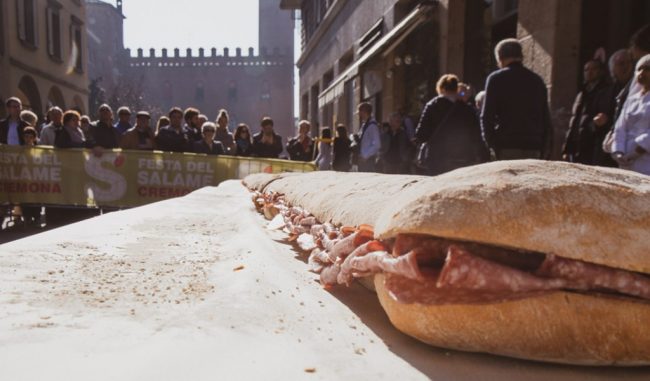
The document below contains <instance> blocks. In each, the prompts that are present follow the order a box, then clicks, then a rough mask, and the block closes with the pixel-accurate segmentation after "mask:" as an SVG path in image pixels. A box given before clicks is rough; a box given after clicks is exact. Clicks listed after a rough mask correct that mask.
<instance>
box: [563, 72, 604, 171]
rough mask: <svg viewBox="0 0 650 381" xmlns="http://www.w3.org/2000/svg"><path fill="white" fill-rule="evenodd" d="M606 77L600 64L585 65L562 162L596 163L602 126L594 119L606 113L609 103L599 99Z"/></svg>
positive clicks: (601, 98)
mask: <svg viewBox="0 0 650 381" xmlns="http://www.w3.org/2000/svg"><path fill="white" fill-rule="evenodd" d="M605 75H606V72H605V65H604V64H603V63H602V62H600V61H598V60H591V61H588V62H587V63H586V64H585V66H584V83H583V85H582V88H581V89H580V92H578V95H577V96H576V99H575V101H574V102H573V109H572V110H573V111H572V115H571V120H570V121H569V130H568V131H567V134H566V139H565V142H564V147H562V159H563V160H566V161H570V162H575V163H581V164H595V154H596V146H597V145H596V141H597V140H598V139H600V144H601V145H602V138H600V135H601V134H600V132H601V127H600V126H597V125H596V124H595V122H594V119H595V118H596V116H597V115H600V114H606V113H608V111H609V102H607V101H606V99H605V98H604V97H603V96H602V93H603V92H604V91H605V89H606V88H607V82H606V80H605ZM597 135H598V136H597ZM602 137H604V135H602Z"/></svg>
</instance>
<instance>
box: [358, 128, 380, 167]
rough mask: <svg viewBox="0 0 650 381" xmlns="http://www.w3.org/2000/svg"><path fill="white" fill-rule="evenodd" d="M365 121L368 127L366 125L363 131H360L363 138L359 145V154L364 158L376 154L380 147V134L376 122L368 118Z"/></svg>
mask: <svg viewBox="0 0 650 381" xmlns="http://www.w3.org/2000/svg"><path fill="white" fill-rule="evenodd" d="M366 123H367V124H368V127H366V131H365V133H363V132H362V137H363V138H362V139H361V147H360V156H361V158H362V159H364V160H366V159H369V158H371V157H373V156H377V155H378V154H379V149H380V148H381V136H380V134H379V126H378V125H377V122H376V121H375V120H374V119H369V120H368V121H366ZM366 123H364V124H366Z"/></svg>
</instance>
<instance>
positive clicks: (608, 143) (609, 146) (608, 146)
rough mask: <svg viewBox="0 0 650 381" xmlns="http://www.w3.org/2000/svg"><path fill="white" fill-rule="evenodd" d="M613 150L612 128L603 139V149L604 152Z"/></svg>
mask: <svg viewBox="0 0 650 381" xmlns="http://www.w3.org/2000/svg"><path fill="white" fill-rule="evenodd" d="M613 150H614V128H612V129H611V130H609V132H608V133H607V135H605V139H603V151H604V152H606V153H612V151H613Z"/></svg>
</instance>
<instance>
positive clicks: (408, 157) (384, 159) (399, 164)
mask: <svg viewBox="0 0 650 381" xmlns="http://www.w3.org/2000/svg"><path fill="white" fill-rule="evenodd" d="M402 121H403V118H402V115H401V114H399V113H393V114H391V116H390V119H389V129H388V130H387V131H382V133H381V148H382V149H381V151H380V158H381V165H382V169H383V172H384V173H391V174H408V173H410V170H411V161H412V159H413V154H414V153H415V146H414V145H413V143H412V142H411V140H410V139H409V137H408V134H407V133H406V129H405V128H404V126H403V122H402Z"/></svg>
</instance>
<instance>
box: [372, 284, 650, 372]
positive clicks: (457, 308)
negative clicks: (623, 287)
mask: <svg viewBox="0 0 650 381" xmlns="http://www.w3.org/2000/svg"><path fill="white" fill-rule="evenodd" d="M375 288H376V291H377V295H378V297H379V301H380V303H381V305H382V307H383V308H384V310H385V311H386V313H387V314H388V317H389V319H390V321H391V323H392V324H393V325H394V326H395V327H396V328H397V329H399V330H400V331H402V332H404V333H406V334H407V335H409V336H413V337H415V338H416V339H418V340H421V341H423V342H425V343H428V344H431V345H434V346H438V347H443V348H451V349H458V350H462V351H469V352H487V353H492V354H498V355H505V356H510V357H516V358H522V359H529V360H539V361H545V362H556V363H566V364H579V365H616V366H636V365H638V366H640V365H648V364H650V345H648V343H650V328H648V327H650V305H649V304H648V303H647V302H643V301H636V300H633V299H630V298H623V297H621V298H619V297H613V296H603V295H596V294H594V295H591V294H590V295H586V294H579V293H572V292H562V291H558V292H552V293H548V294H545V295H542V296H537V297H530V298H525V299H519V300H514V301H507V302H501V303H489V304H465V305H463V304H453V305H421V304H401V303H398V302H397V301H395V300H394V299H393V298H391V297H390V295H389V294H388V292H387V291H386V288H385V287H384V276H383V275H382V274H378V275H376V276H375Z"/></svg>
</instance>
